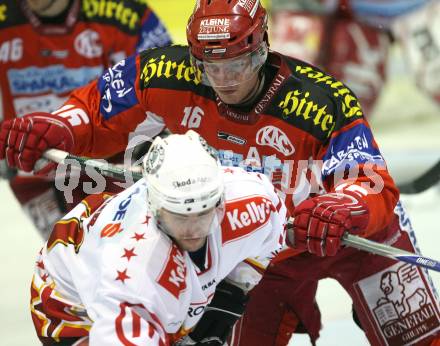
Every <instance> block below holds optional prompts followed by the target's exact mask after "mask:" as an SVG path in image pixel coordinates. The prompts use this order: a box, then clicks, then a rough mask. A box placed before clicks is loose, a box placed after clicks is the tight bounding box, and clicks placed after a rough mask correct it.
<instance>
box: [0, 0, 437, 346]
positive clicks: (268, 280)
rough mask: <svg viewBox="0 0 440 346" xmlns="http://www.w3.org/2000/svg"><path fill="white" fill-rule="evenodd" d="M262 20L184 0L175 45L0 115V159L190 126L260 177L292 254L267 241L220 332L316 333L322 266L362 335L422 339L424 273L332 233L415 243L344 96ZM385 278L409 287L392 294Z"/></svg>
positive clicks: (111, 144) (87, 152) (121, 144)
mask: <svg viewBox="0 0 440 346" xmlns="http://www.w3.org/2000/svg"><path fill="white" fill-rule="evenodd" d="M266 23H267V14H266V11H265V9H264V8H263V7H262V6H261V4H260V2H259V1H255V0H248V1H243V0H232V1H228V2H225V1H221V0H210V1H208V0H200V1H197V3H196V6H195V9H194V12H193V14H192V16H191V17H190V19H189V22H188V26H187V38H188V42H189V47H186V46H173V47H166V48H156V49H150V50H146V51H143V52H141V53H140V54H137V55H134V56H131V57H129V58H127V59H125V60H122V61H120V62H118V63H117V64H115V65H114V66H113V67H111V68H109V69H108V70H107V71H106V72H104V74H103V75H102V76H101V77H100V78H99V79H98V80H97V81H95V82H92V83H91V84H89V85H87V86H85V87H82V88H79V89H78V90H76V91H75V92H74V93H73V94H72V95H71V97H70V98H69V100H68V101H67V102H66V103H65V104H64V106H63V107H61V108H60V109H58V110H57V111H55V112H54V113H53V114H46V113H34V114H29V115H27V116H25V117H23V118H22V119H20V120H19V121H15V122H5V123H4V124H3V125H2V128H1V129H0V158H1V157H7V158H8V162H9V164H10V165H12V166H18V167H20V168H23V169H24V170H28V171H29V170H31V169H32V168H33V166H34V164H35V162H36V160H37V159H38V158H39V157H41V154H42V152H44V151H45V150H46V149H47V148H52V147H57V146H58V144H59V142H60V139H62V141H63V143H69V145H68V146H67V147H65V149H66V150H67V151H69V152H71V153H74V154H78V155H82V156H92V157H106V156H108V155H111V154H113V153H115V152H118V151H121V150H123V149H124V148H125V146H126V145H127V142H128V141H129V139H131V138H133V137H135V136H136V135H144V136H147V137H154V136H156V135H157V134H158V133H159V132H160V131H161V130H162V129H163V128H165V127H166V128H168V129H170V131H171V132H173V133H184V132H186V131H187V130H188V129H193V130H195V131H196V132H198V133H200V134H202V135H203V136H204V137H205V139H206V140H207V142H208V143H209V144H210V145H211V146H213V147H215V148H216V149H217V150H218V154H219V157H220V160H221V161H222V163H223V164H224V165H227V166H239V167H243V168H245V169H246V170H248V171H256V172H261V173H264V174H265V175H266V176H268V177H269V178H270V180H271V182H272V183H273V184H274V185H275V186H276V188H277V189H278V192H279V195H280V196H281V197H282V199H283V200H284V201H285V204H286V206H287V209H288V210H289V212H290V213H291V214H292V216H293V217H294V220H295V221H294V228H293V230H294V237H293V238H294V241H293V245H294V247H295V248H296V253H295V252H294V251H293V250H292V251H284V252H281V253H280V254H279V255H278V256H277V258H276V259H275V260H274V262H273V265H271V266H270V267H269V268H268V270H267V271H266V273H265V275H264V277H263V280H262V282H261V283H260V284H259V285H258V286H257V287H256V288H255V289H254V290H253V291H252V294H251V295H250V300H249V304H248V305H247V310H246V314H245V316H244V318H243V319H242V321H241V323H240V326H241V331H237V332H236V333H234V336H239V338H238V339H234V340H232V343H233V344H240V345H274V344H276V345H286V344H287V342H288V340H289V339H290V336H291V334H292V332H293V331H294V330H295V328H296V324H297V322H296V321H297V319H296V318H295V316H297V317H298V318H299V319H300V320H301V323H302V328H303V329H304V330H305V331H306V332H307V333H309V335H310V336H311V339H312V340H313V341H314V340H316V339H317V338H318V336H319V329H320V318H319V311H318V309H317V308H316V305H315V293H316V288H317V284H318V281H319V280H320V279H323V278H327V277H331V278H334V279H336V280H338V281H339V282H340V283H341V285H342V286H343V287H344V288H345V289H346V291H347V292H348V293H349V295H350V296H351V298H352V299H353V303H354V308H355V310H356V313H357V315H358V317H359V320H360V324H361V325H362V328H363V330H364V331H365V333H366V336H367V338H368V339H369V341H370V342H371V343H372V344H374V345H396V344H405V343H414V342H417V343H420V342H422V341H423V342H429V341H430V339H432V338H433V337H434V335H435V334H436V333H438V331H439V329H440V321H439V316H440V314H439V313H438V312H439V307H438V300H437V297H436V295H435V294H434V288H433V286H432V284H431V282H430V280H429V276H428V275H427V274H426V273H425V272H424V271H423V270H420V269H419V268H416V267H413V266H405V265H402V264H401V263H398V262H396V261H393V260H391V259H386V258H382V257H380V256H373V255H370V254H367V253H365V252H361V251H358V250H354V249H352V248H346V247H343V246H341V237H342V235H343V234H344V233H345V232H351V233H353V234H356V235H358V236H362V237H366V238H370V239H373V240H375V241H378V242H384V243H387V244H390V245H393V246H396V247H400V248H402V249H405V250H408V251H416V244H415V235H414V232H413V230H412V229H411V227H410V222H409V219H408V217H407V215H406V214H405V212H404V210H403V207H402V205H401V204H400V202H399V192H398V190H397V188H396V186H395V184H394V182H393V180H392V178H391V177H390V175H389V173H388V171H387V168H386V164H385V160H384V158H383V157H382V154H381V153H380V150H379V148H378V145H377V143H376V142H375V140H374V137H373V134H372V131H371V129H370V127H369V125H368V122H367V121H366V119H365V118H364V116H363V111H362V108H361V106H360V105H359V102H358V100H357V98H356V96H355V95H354V94H353V93H352V91H351V90H350V89H349V88H348V87H346V86H345V85H344V84H343V83H342V82H340V81H338V80H336V79H334V78H333V77H331V76H330V75H327V74H326V73H324V72H323V71H321V70H319V69H318V68H316V67H314V66H312V65H309V64H307V63H305V62H302V61H300V60H297V59H295V58H288V57H286V56H283V55H281V54H279V53H277V52H275V51H269V50H268V40H267V24H266ZM55 122H56V123H57V124H59V126H57V127H55V126H54V123H55ZM43 126H44V127H45V128H46V127H47V128H49V131H47V132H42V131H41V127H43ZM51 130H54V131H51ZM387 278H393V280H391V279H390V280H388V281H387ZM393 287H398V289H400V291H401V292H418V293H417V294H416V295H414V296H413V294H410V295H409V296H405V294H404V293H402V294H403V296H400V297H397V296H396V297H395V296H394V295H392V294H391V292H392V291H393ZM419 293H420V294H419ZM412 297H413V298H416V297H417V303H416V304H413V303H411V299H412ZM418 297H422V298H423V299H421V300H419V299H418ZM403 301H404V302H405V303H403ZM415 316H418V317H417V319H416V320H417V321H416V322H414V321H415V318H416V317H415ZM419 317H420V318H419ZM209 318H211V317H210V316H205V317H204V319H203V320H202V321H206V320H209ZM413 322H414V323H415V324H414V323H413ZM206 323H207V324H208V325H209V321H207V322H206ZM203 325H205V324H202V327H200V328H202V330H203V331H200V329H198V328H196V329H195V331H194V332H195V333H196V335H197V336H198V337H199V338H200V336H201V335H202V336H203V334H206V335H208V336H209V334H210V333H211V336H212V337H217V338H218V339H220V340H224V339H223V338H222V337H219V335H221V336H224V335H225V333H224V331H223V330H221V328H217V329H215V330H213V329H210V328H203ZM212 334H214V335H212ZM214 344H215V343H214Z"/></svg>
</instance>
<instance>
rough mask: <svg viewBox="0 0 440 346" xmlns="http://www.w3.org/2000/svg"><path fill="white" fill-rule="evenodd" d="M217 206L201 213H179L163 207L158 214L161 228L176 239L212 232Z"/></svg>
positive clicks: (205, 234) (202, 235) (195, 237)
mask: <svg viewBox="0 0 440 346" xmlns="http://www.w3.org/2000/svg"><path fill="white" fill-rule="evenodd" d="M215 210H216V208H211V209H208V210H205V211H203V212H201V213H192V214H178V213H174V212H172V211H169V210H166V209H161V210H160V211H159V215H158V218H157V219H158V222H159V227H160V229H161V230H162V231H163V232H165V233H167V234H168V235H169V236H171V237H173V238H175V239H198V238H204V237H206V236H208V235H209V234H210V233H211V232H212V230H211V229H212V227H211V224H212V221H213V219H214V215H215Z"/></svg>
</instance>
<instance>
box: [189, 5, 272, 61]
mask: <svg viewBox="0 0 440 346" xmlns="http://www.w3.org/2000/svg"><path fill="white" fill-rule="evenodd" d="M186 36H187V40H188V44H189V47H190V51H191V55H192V56H193V57H195V58H196V59H198V60H204V59H205V58H209V59H228V58H233V57H236V56H239V55H241V54H243V53H246V52H249V51H253V50H255V49H257V48H258V47H259V46H260V45H261V44H262V42H266V43H267V41H268V39H267V13H266V10H265V9H264V7H262V6H261V4H260V0H198V1H197V3H196V6H195V8H194V12H193V14H192V15H191V17H190V18H189V21H188V25H187V27H186Z"/></svg>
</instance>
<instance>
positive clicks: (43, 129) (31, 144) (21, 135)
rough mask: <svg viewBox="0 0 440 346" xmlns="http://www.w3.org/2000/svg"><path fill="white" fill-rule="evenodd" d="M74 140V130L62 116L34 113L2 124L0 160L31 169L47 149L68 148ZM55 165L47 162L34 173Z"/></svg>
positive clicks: (39, 172) (47, 169) (46, 170)
mask: <svg viewBox="0 0 440 346" xmlns="http://www.w3.org/2000/svg"><path fill="white" fill-rule="evenodd" d="M73 143H74V141H73V133H72V130H71V127H70V124H69V123H68V122H67V121H66V120H65V119H63V118H60V117H57V116H53V115H52V114H49V113H33V114H29V115H26V116H25V117H23V118H16V119H13V120H5V121H4V122H3V123H2V124H1V127H0V160H2V159H6V163H7V164H8V166H9V167H11V168H18V169H21V170H23V171H26V172H30V171H32V170H33V169H34V165H35V163H36V162H37V160H38V159H40V158H41V157H42V155H43V153H44V152H45V151H46V150H47V149H51V148H57V149H61V150H65V151H70V150H71V149H72V148H73ZM55 167H56V164H55V163H50V164H48V165H46V166H44V167H42V168H41V169H39V170H38V172H35V173H36V174H46V173H48V172H50V171H51V170H52V169H54V168H55Z"/></svg>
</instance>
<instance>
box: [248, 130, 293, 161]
mask: <svg viewBox="0 0 440 346" xmlns="http://www.w3.org/2000/svg"><path fill="white" fill-rule="evenodd" d="M256 141H257V144H259V145H267V146H269V147H272V148H274V149H275V150H277V151H279V152H280V153H281V154H283V155H284V156H288V155H292V154H293V153H294V152H295V148H294V147H293V144H292V142H291V141H290V140H289V138H288V137H287V135H286V134H285V133H284V132H283V131H281V130H280V129H279V128H277V127H275V126H265V127H262V128H261V129H259V130H258V132H257V138H256Z"/></svg>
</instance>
